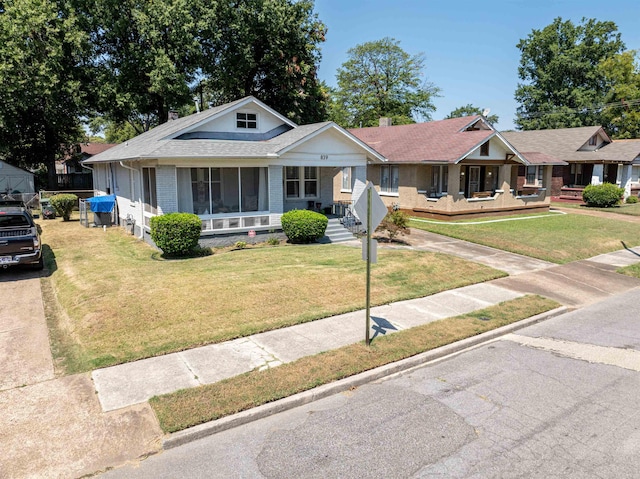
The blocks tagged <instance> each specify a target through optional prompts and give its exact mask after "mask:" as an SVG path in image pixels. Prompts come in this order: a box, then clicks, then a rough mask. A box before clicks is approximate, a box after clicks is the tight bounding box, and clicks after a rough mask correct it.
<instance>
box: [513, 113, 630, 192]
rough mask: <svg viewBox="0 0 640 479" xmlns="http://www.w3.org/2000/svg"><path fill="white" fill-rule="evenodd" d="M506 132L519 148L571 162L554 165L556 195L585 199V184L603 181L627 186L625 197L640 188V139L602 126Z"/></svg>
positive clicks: (552, 187) (551, 189) (552, 188)
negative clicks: (612, 132)
mask: <svg viewBox="0 0 640 479" xmlns="http://www.w3.org/2000/svg"><path fill="white" fill-rule="evenodd" d="M503 136H504V137H505V138H506V139H507V140H508V141H509V143H511V144H512V145H513V146H514V147H516V148H518V149H519V150H527V149H531V148H535V149H536V150H537V151H540V152H542V153H545V154H547V155H551V156H554V157H556V158H559V159H561V160H563V161H565V162H566V163H567V164H566V165H562V166H561V165H557V166H555V167H554V168H553V174H552V179H551V185H550V192H551V196H552V197H554V198H557V199H559V200H578V201H581V200H582V191H583V190H584V187H585V186H587V185H590V184H594V185H597V184H600V183H603V182H608V183H614V184H618V185H619V186H621V187H623V188H625V197H627V196H629V195H631V194H636V195H637V194H638V192H639V191H640V179H639V177H640V140H612V139H611V138H610V137H609V135H607V133H606V132H605V131H604V129H603V128H602V127H601V126H585V127H579V128H558V129H555V130H528V131H511V132H504V133H503ZM519 176H520V178H522V177H523V172H522V171H521V172H520V175H519Z"/></svg>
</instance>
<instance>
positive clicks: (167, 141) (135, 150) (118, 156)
mask: <svg viewBox="0 0 640 479" xmlns="http://www.w3.org/2000/svg"><path fill="white" fill-rule="evenodd" d="M249 103H253V104H255V105H257V106H259V107H261V108H264V109H265V110H267V111H268V112H269V113H271V114H273V115H274V116H276V117H277V118H278V119H280V120H281V121H282V122H283V124H285V125H287V128H290V129H289V130H288V131H284V132H283V133H280V134H277V136H274V137H273V138H270V139H267V140H262V139H261V140H250V139H243V140H236V139H214V138H211V139H208V138H189V137H188V135H186V134H188V133H189V132H191V131H192V130H194V129H195V128H198V127H201V126H202V125H203V124H205V123H207V122H209V121H211V120H213V119H215V118H216V117H219V116H222V115H224V114H226V113H228V112H230V111H232V110H236V109H240V108H242V107H243V106H245V105H247V104H249ZM329 129H335V130H337V131H339V132H340V133H341V134H343V135H345V136H347V137H348V138H349V139H350V140H351V141H353V142H355V143H357V144H358V145H359V146H360V147H361V148H363V149H365V150H366V151H367V152H368V156H369V157H370V158H373V159H375V160H378V161H383V160H384V157H383V156H382V155H380V154H379V153H378V152H377V151H375V150H374V149H373V148H371V147H370V146H368V145H366V144H364V143H363V142H361V141H360V140H359V139H357V138H355V137H354V136H353V135H351V134H349V133H348V132H347V131H346V130H344V129H342V128H341V127H339V126H338V125H336V124H335V123H333V122H322V123H314V124H311V125H303V126H298V125H296V124H295V123H293V122H292V121H291V120H288V119H287V118H285V117H283V116H282V115H280V114H279V113H278V112H276V111H274V110H273V109H271V108H269V107H268V106H267V105H265V104H264V103H262V102H260V101H259V100H257V99H256V98H254V97H245V98H243V99H241V100H236V101H234V102H231V103H227V104H224V105H220V106H217V107H214V108H210V109H208V110H205V111H202V112H200V113H195V114H193V115H189V116H186V117H183V118H178V119H177V120H172V121H168V122H166V123H163V124H162V125H158V126H157V127H155V128H153V129H151V130H149V131H147V132H145V133H142V134H141V135H138V136H136V137H135V138H132V139H130V140H128V141H126V142H124V143H121V144H119V145H117V146H116V147H114V148H111V149H109V150H107V151H105V152H103V153H100V154H98V155H96V156H94V157H91V158H88V159H87V160H85V161H84V162H83V163H108V162H113V161H129V160H143V159H149V158H153V159H157V158H203V159H204V158H268V157H274V156H276V157H277V156H279V155H281V154H283V153H285V152H286V151H288V150H290V149H291V148H294V147H295V146H296V145H298V144H300V143H302V142H304V141H307V140H308V139H310V138H312V137H314V136H315V135H316V134H319V133H320V132H323V131H327V130H329ZM278 133H279V132H278ZM181 135H185V137H184V138H182V139H178V137H181Z"/></svg>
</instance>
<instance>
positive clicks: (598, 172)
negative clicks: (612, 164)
mask: <svg viewBox="0 0 640 479" xmlns="http://www.w3.org/2000/svg"><path fill="white" fill-rule="evenodd" d="M603 181H604V165H593V173H592V175H591V184H592V185H599V184H601V183H602V182H603Z"/></svg>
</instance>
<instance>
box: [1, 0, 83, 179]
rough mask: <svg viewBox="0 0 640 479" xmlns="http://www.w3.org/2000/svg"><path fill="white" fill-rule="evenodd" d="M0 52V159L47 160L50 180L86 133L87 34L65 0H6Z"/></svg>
mask: <svg viewBox="0 0 640 479" xmlns="http://www.w3.org/2000/svg"><path fill="white" fill-rule="evenodd" d="M0 51H1V52H2V66H1V68H0V158H2V159H3V160H6V161H8V162H9V163H12V164H14V165H18V166H21V167H27V168H28V167H32V166H34V165H36V164H40V163H44V164H46V165H47V167H48V169H49V174H50V178H51V176H52V175H54V174H55V168H54V166H55V159H56V157H57V156H58V155H60V154H62V152H63V151H64V149H65V148H66V145H69V144H71V143H73V142H75V141H77V140H78V139H79V138H81V136H82V133H81V129H80V126H79V117H80V116H81V115H82V114H83V113H84V112H85V108H84V104H85V93H84V90H83V88H82V85H83V82H84V81H85V80H86V58H87V53H88V38H87V35H86V34H85V33H84V32H83V31H81V30H80V29H79V28H78V18H77V16H76V15H75V14H74V12H73V10H71V9H70V8H69V7H68V5H67V4H66V2H64V1H62V0H61V1H51V0H19V1H18V0H15V1H14V0H7V1H5V2H3V3H2V9H1V10H0Z"/></svg>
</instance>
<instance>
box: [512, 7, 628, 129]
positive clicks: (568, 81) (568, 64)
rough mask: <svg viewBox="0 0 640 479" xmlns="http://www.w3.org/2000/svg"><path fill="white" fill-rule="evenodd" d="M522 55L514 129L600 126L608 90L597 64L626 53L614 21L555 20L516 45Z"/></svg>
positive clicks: (516, 94) (516, 95)
mask: <svg viewBox="0 0 640 479" xmlns="http://www.w3.org/2000/svg"><path fill="white" fill-rule="evenodd" d="M517 47H518V49H519V50H520V52H521V58H520V66H519V67H518V76H519V78H520V80H522V83H519V84H518V87H517V89H516V92H515V98H516V100H517V101H518V103H519V104H520V105H519V106H518V108H517V113H516V119H515V123H516V125H517V126H518V127H519V128H521V129H524V130H535V129H543V128H565V127H577V126H590V125H597V124H601V123H602V117H601V115H600V108H601V105H602V104H603V103H604V101H605V96H606V94H607V91H608V85H607V81H606V79H605V76H604V73H603V71H602V70H601V69H600V68H599V67H598V65H599V64H600V63H601V62H602V61H604V60H606V59H607V58H611V57H612V56H614V55H616V54H618V53H620V52H622V51H623V50H624V43H623V42H622V40H621V38H620V33H618V28H617V26H616V24H615V23H614V22H610V21H604V22H600V21H597V20H595V19H588V20H587V19H584V18H583V19H582V22H581V23H580V24H578V25H574V24H573V22H571V21H570V20H567V21H563V20H562V18H560V17H558V18H556V19H555V20H554V21H553V23H551V24H550V25H548V26H546V27H544V28H543V29H542V30H535V29H534V30H533V31H532V32H531V33H530V34H529V35H528V36H527V38H525V39H522V40H520V42H519V43H518V45H517Z"/></svg>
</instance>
